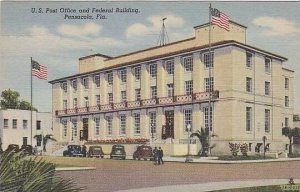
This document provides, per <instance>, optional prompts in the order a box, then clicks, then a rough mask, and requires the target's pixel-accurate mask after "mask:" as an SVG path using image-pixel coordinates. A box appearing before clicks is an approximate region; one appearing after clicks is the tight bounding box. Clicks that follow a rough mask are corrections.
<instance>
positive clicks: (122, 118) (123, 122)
mask: <svg viewBox="0 0 300 192" xmlns="http://www.w3.org/2000/svg"><path fill="white" fill-rule="evenodd" d="M120 135H126V115H125V114H122V115H120Z"/></svg>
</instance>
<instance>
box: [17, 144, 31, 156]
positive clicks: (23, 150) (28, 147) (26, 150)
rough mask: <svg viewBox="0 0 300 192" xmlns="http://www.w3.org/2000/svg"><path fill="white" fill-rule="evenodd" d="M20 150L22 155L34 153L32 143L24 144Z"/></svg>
mask: <svg viewBox="0 0 300 192" xmlns="http://www.w3.org/2000/svg"><path fill="white" fill-rule="evenodd" d="M20 151H21V154H22V155H32V154H33V148H32V146H31V145H22V146H21V149H20Z"/></svg>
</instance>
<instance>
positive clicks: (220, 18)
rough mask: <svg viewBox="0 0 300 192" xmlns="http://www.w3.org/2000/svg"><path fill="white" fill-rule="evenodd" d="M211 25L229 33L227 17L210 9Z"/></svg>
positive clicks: (216, 10)
mask: <svg viewBox="0 0 300 192" xmlns="http://www.w3.org/2000/svg"><path fill="white" fill-rule="evenodd" d="M210 13H211V23H212V24H216V25H218V26H219V27H221V28H223V29H226V30H227V31H229V17H228V16H227V15H226V14H225V13H222V12H221V11H219V10H218V9H216V8H210Z"/></svg>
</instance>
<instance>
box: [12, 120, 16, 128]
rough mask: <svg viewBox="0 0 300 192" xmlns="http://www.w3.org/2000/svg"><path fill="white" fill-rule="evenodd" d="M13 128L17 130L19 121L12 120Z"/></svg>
mask: <svg viewBox="0 0 300 192" xmlns="http://www.w3.org/2000/svg"><path fill="white" fill-rule="evenodd" d="M12 127H13V128H14V129H16V128H17V120H16V119H13V120H12Z"/></svg>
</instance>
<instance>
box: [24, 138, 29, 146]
mask: <svg viewBox="0 0 300 192" xmlns="http://www.w3.org/2000/svg"><path fill="white" fill-rule="evenodd" d="M27 142H28V137H23V145H27Z"/></svg>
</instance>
